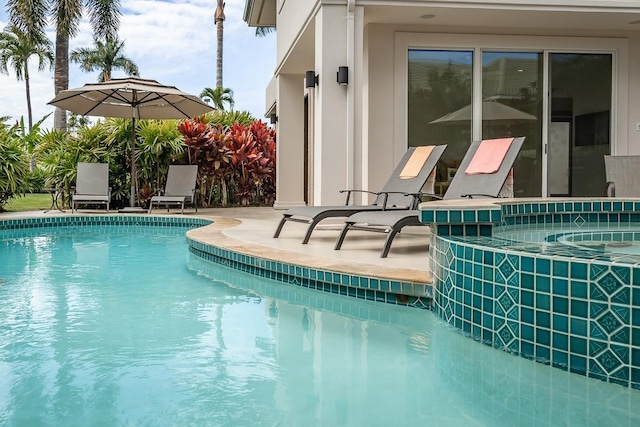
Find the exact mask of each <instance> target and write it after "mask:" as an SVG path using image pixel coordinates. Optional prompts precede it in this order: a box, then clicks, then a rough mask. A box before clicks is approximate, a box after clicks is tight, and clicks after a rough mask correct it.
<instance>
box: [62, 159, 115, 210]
mask: <svg viewBox="0 0 640 427" xmlns="http://www.w3.org/2000/svg"><path fill="white" fill-rule="evenodd" d="M110 202H111V188H110V187H109V165H108V164H107V163H78V172H77V175H76V186H75V190H74V192H73V196H72V197H71V213H73V212H74V211H76V210H78V208H77V205H80V204H85V205H88V204H103V205H107V212H109V203H110Z"/></svg>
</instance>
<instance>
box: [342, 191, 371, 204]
mask: <svg viewBox="0 0 640 427" xmlns="http://www.w3.org/2000/svg"><path fill="white" fill-rule="evenodd" d="M340 193H347V199H346V200H345V202H344V205H345V206H347V205H348V204H349V199H350V198H351V193H367V194H374V195H376V196H377V195H379V194H380V193H376V192H375V191H367V190H340Z"/></svg>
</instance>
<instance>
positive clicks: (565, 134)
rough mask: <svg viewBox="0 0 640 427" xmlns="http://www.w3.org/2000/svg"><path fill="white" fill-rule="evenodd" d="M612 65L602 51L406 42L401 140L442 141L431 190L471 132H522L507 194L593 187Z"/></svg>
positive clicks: (598, 180) (598, 182)
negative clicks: (432, 46) (404, 121)
mask: <svg viewBox="0 0 640 427" xmlns="http://www.w3.org/2000/svg"><path fill="white" fill-rule="evenodd" d="M474 58H481V66H480V65H478V64H474ZM612 67H613V58H612V55H611V54H584V53H554V52H547V53H545V52H544V51H542V50H541V51H531V52H518V51H500V50H481V49H474V50H440V49H439V50H435V49H434V50H429V49H410V50H409V63H408V94H407V95H408V98H407V99H408V117H407V122H408V127H407V129H408V142H409V145H410V146H417V145H428V144H442V143H446V144H448V145H449V147H448V149H447V150H446V151H445V154H444V155H443V157H442V161H441V162H440V164H439V165H438V174H437V181H438V184H437V185H436V190H437V191H439V192H440V193H444V192H445V191H446V188H447V186H448V182H449V181H450V180H451V177H452V175H453V173H455V171H456V170H457V166H458V165H459V163H460V161H461V160H462V157H463V156H464V154H465V152H466V150H467V148H468V146H469V142H470V141H471V140H473V139H479V138H482V139H489V138H503V137H510V136H514V137H515V136H525V137H526V140H525V144H524V145H523V147H522V151H521V152H520V155H519V156H518V158H517V160H516V162H515V165H514V171H515V177H514V193H515V196H516V197H535V196H596V195H601V194H602V190H603V185H604V184H603V183H604V160H603V155H604V154H608V153H610V152H611V141H610V139H611V138H610V135H611V104H612V95H611V94H612ZM545 88H547V91H548V93H549V96H544V93H545Z"/></svg>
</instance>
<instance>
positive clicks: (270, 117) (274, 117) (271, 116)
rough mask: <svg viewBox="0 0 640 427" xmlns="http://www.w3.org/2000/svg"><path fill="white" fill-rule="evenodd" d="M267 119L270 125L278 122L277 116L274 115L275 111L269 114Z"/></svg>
mask: <svg viewBox="0 0 640 427" xmlns="http://www.w3.org/2000/svg"><path fill="white" fill-rule="evenodd" d="M269 121H270V122H271V124H272V125H275V124H276V123H278V116H277V115H276V113H271V114H269Z"/></svg>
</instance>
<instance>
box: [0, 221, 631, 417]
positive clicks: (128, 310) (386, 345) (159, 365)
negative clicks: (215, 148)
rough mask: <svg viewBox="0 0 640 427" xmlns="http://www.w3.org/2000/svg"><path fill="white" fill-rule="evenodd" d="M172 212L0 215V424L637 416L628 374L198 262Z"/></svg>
mask: <svg viewBox="0 0 640 427" xmlns="http://www.w3.org/2000/svg"><path fill="white" fill-rule="evenodd" d="M112 218H117V217H112ZM113 221H115V219H114V220H113ZM190 226H193V225H190ZM185 230H186V227H182V226H179V224H172V226H170V227H167V226H162V227H159V226H154V225H148V224H147V225H141V224H137V225H136V224H135V223H134V224H127V225H125V226H123V225H122V224H120V225H118V226H115V227H114V226H113V224H111V223H109V219H105V220H104V222H103V223H101V224H98V225H96V224H93V225H73V226H69V227H67V226H59V227H53V228H47V227H41V228H38V229H33V228H24V229H13V230H8V231H7V230H5V231H2V230H1V229H0V236H2V237H1V238H0V260H2V262H0V278H2V282H1V284H0V300H2V301H3V308H2V309H1V310H0V424H1V425H5V424H6V425H13V426H22V425H25V426H38V425H56V426H64V425H94V424H95V425H135V426H140V425H150V426H151V425H152V426H165V425H171V426H173V425H198V426H203V425H229V426H235V425H239V426H248V425H251V426H254V425H255V426H258V425H259V426H262V425H264V426H274V425H280V426H299V425H305V424H307V425H331V426H347V425H349V426H350V425H370V426H387V425H397V426H413V425H447V426H450V425H451V426H455V425H465V426H467V425H471V426H474V425H478V426H479V425H487V426H500V425H505V426H513V425H534V424H543V425H576V426H586V425H594V426H596V425H637V424H638V423H639V422H640V414H638V412H637V411H636V410H635V408H637V407H639V406H638V405H640V393H637V392H635V391H633V390H631V389H627V388H622V387H617V386H614V385H611V384H606V383H603V382H600V381H594V380H593V379H589V378H586V377H582V376H577V375H571V374H569V373H567V372H561V371H558V370H555V369H552V368H550V367H549V366H545V365H542V364H537V363H534V362H532V361H530V360H526V359H523V358H515V357H512V356H511V355H509V354H507V353H504V352H502V351H499V350H496V349H493V348H491V347H488V346H484V345H481V344H480V343H478V342H475V341H473V340H470V339H468V338H467V337H465V336H463V335H461V334H459V333H458V332H457V331H456V330H455V329H454V328H452V327H450V326H449V325H447V324H446V323H445V322H443V321H441V320H440V319H438V318H437V317H436V316H434V315H433V313H431V312H429V311H426V310H416V309H414V308H407V307H399V306H395V305H392V304H380V303H378V302H372V301H364V300H358V299H355V298H348V297H345V296H340V295H333V294H330V293H323V292H317V291H314V290H309V289H305V288H301V287H299V286H295V285H290V284H285V283H279V282H276V281H273V280H270V279H266V278H260V277H256V276H254V275H250V274H246V273H242V272H238V271H235V270H233V269H230V268H226V267H223V266H219V265H215V264H213V263H211V262H209V261H206V260H203V259H201V258H199V257H196V256H194V255H193V254H190V253H189V252H188V251H187V245H186V243H185V238H184V232H185Z"/></svg>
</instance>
